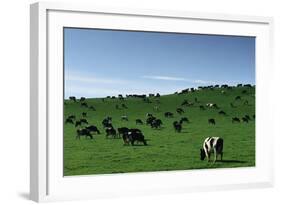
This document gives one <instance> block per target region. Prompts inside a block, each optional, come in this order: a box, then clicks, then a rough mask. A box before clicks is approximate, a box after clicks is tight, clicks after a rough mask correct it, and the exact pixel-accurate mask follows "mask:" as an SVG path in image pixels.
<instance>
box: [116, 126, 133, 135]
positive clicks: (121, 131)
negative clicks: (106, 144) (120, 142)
mask: <svg viewBox="0 0 281 205" xmlns="http://www.w3.org/2000/svg"><path fill="white" fill-rule="evenodd" d="M129 130H130V129H129V128H127V127H120V128H117V131H118V136H119V137H120V135H122V136H123V135H124V134H126V133H128V132H129Z"/></svg>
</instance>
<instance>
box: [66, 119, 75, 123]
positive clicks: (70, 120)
mask: <svg viewBox="0 0 281 205" xmlns="http://www.w3.org/2000/svg"><path fill="white" fill-rule="evenodd" d="M67 123H70V124H74V122H73V120H72V119H71V118H67V119H66V120H65V124H67Z"/></svg>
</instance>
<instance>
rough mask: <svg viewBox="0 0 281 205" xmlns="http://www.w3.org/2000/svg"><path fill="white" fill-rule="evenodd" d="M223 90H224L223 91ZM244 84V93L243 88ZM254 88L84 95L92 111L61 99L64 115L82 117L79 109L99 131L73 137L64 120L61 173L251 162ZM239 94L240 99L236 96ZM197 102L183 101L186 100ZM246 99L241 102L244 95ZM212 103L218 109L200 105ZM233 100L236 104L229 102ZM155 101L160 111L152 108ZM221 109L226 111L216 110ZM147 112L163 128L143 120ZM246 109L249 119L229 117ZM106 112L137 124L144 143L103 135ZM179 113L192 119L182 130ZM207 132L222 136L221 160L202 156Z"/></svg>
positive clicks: (119, 124) (244, 164)
mask: <svg viewBox="0 0 281 205" xmlns="http://www.w3.org/2000/svg"><path fill="white" fill-rule="evenodd" d="M222 90H225V92H226V93H224V94H223V93H222V92H221V91H222ZM243 90H247V93H246V94H243V93H242V91H243ZM254 94H255V88H254V87H252V88H246V87H234V88H233V89H232V90H228V89H222V88H216V89H214V90H210V89H208V90H200V91H195V92H193V93H187V94H182V95H176V94H171V95H165V96H161V97H160V98H159V99H160V103H159V104H157V103H156V98H155V97H150V98H149V99H150V100H151V101H152V103H145V102H143V100H142V99H138V98H125V101H121V100H119V99H105V102H103V101H102V100H101V99H86V102H87V104H88V105H89V106H91V105H93V106H94V107H95V108H96V111H90V110H89V109H88V108H83V107H81V106H80V103H79V102H76V103H75V102H73V101H69V100H65V105H64V117H65V119H66V118H67V116H69V115H76V117H77V118H78V119H79V118H80V117H81V118H82V115H81V114H82V112H87V115H88V116H87V117H86V119H87V120H88V122H89V125H96V126H97V127H98V128H99V130H100V131H101V134H99V135H94V139H93V140H91V139H89V138H88V139H86V138H84V137H82V138H81V140H78V139H76V128H75V126H74V125H72V124H65V125H64V175H65V176H70V175H88V174H109V173H126V172H148V171H166V170H188V169H203V168H230V167H249V166H255V120H254V119H253V114H255V97H254V96H255V95H254ZM236 96H241V98H242V99H241V100H235V97H236ZM195 97H196V98H197V99H198V101H199V103H194V105H193V106H190V107H184V106H181V103H182V102H183V101H184V100H188V101H189V102H194V99H195ZM246 100H247V101H248V102H249V104H248V105H244V102H245V101H246ZM122 103H124V104H126V105H127V107H128V109H116V108H115V106H116V105H117V104H118V105H121V104H122ZM206 103H216V104H217V105H218V106H219V109H213V108H206V110H200V109H199V106H200V105H205V104H206ZM230 103H233V104H234V105H235V107H234V108H233V107H231V106H230ZM155 105H158V106H159V109H160V110H159V111H157V112H156V111H153V107H154V106H155ZM178 107H182V108H183V109H184V111H185V113H183V114H182V115H179V114H177V113H176V108H178ZM220 110H223V111H225V112H226V114H227V115H226V116H222V115H219V114H218V112H219V111H220ZM167 111H170V112H173V113H174V117H173V118H165V117H164V112H167ZM146 113H152V114H153V115H154V116H156V117H157V118H160V119H161V120H162V121H163V126H162V128H161V129H159V130H157V129H152V128H151V127H150V126H148V125H145V120H146ZM246 114H248V115H249V116H250V117H251V120H250V121H249V123H245V122H242V121H241V122H240V123H232V117H239V118H242V117H243V116H244V115H246ZM122 115H127V116H128V118H129V121H128V122H126V121H121V119H120V117H121V116H122ZM106 116H111V117H112V124H113V126H114V128H115V129H117V128H118V127H128V128H138V129H140V130H141V131H142V132H143V134H144V136H145V138H146V139H147V143H148V146H143V145H142V144H140V145H137V146H131V145H130V146H124V145H123V140H122V138H120V139H111V138H110V139H106V137H105V130H104V129H103V126H102V124H101V122H102V120H103V119H104V118H105V117H106ZM181 117H187V118H188V119H189V120H190V123H188V124H187V123H183V130H182V132H181V133H176V132H175V130H174V128H173V125H172V123H173V122H174V121H175V120H179V119H180V118H181ZM137 118H140V119H142V121H143V122H144V124H143V125H136V123H135V120H136V119H137ZM209 118H214V119H215V121H216V125H209V124H208V119H209ZM208 136H219V137H222V138H223V139H224V160H223V161H222V162H220V161H218V162H216V163H215V164H214V163H211V162H207V161H206V160H205V161H201V160H200V155H199V154H200V151H199V150H200V148H202V144H203V141H204V139H205V138H206V137H208Z"/></svg>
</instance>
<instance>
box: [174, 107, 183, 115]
mask: <svg viewBox="0 0 281 205" xmlns="http://www.w3.org/2000/svg"><path fill="white" fill-rule="evenodd" d="M176 111H177V113H179V114H180V115H181V114H182V113H184V110H183V109H182V108H177V110H176Z"/></svg>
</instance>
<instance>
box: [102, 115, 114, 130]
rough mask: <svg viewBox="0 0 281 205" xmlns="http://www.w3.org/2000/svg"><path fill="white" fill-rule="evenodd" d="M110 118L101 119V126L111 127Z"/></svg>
mask: <svg viewBox="0 0 281 205" xmlns="http://www.w3.org/2000/svg"><path fill="white" fill-rule="evenodd" d="M111 120H112V119H111V117H107V118H105V119H103V121H102V125H103V127H104V128H105V127H112V124H111Z"/></svg>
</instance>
